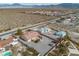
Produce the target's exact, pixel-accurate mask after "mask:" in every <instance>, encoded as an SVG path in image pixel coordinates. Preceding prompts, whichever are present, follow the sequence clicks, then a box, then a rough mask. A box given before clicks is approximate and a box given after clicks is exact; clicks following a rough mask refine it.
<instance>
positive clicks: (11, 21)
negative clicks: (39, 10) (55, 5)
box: [0, 9, 54, 31]
mask: <svg viewBox="0 0 79 59" xmlns="http://www.w3.org/2000/svg"><path fill="white" fill-rule="evenodd" d="M33 11H35V10H34V9H33V10H30V9H0V30H1V31H2V30H8V29H12V28H16V27H21V26H25V25H29V24H35V23H39V22H42V21H46V20H50V19H52V18H54V17H52V16H46V15H34V14H31V12H33Z"/></svg>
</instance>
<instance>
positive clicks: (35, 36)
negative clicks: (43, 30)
mask: <svg viewBox="0 0 79 59" xmlns="http://www.w3.org/2000/svg"><path fill="white" fill-rule="evenodd" d="M21 38H22V39H24V40H25V41H28V42H31V41H37V40H40V39H41V35H40V33H39V32H36V31H25V32H24V33H23V35H22V36H21Z"/></svg>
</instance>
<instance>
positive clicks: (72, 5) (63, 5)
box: [0, 3, 79, 9]
mask: <svg viewBox="0 0 79 59" xmlns="http://www.w3.org/2000/svg"><path fill="white" fill-rule="evenodd" d="M0 8H73V9H78V8H79V4H78V3H61V4H57V5H53V4H47V5H46V4H41V5H38V4H21V3H13V4H0Z"/></svg>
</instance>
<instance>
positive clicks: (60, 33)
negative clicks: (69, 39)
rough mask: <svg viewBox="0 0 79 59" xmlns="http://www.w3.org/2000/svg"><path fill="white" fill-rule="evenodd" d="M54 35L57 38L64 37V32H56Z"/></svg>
mask: <svg viewBox="0 0 79 59" xmlns="http://www.w3.org/2000/svg"><path fill="white" fill-rule="evenodd" d="M54 35H56V36H59V37H64V36H66V32H64V31H57V32H55V33H54Z"/></svg>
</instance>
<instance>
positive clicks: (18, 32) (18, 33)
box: [15, 29, 23, 35]
mask: <svg viewBox="0 0 79 59" xmlns="http://www.w3.org/2000/svg"><path fill="white" fill-rule="evenodd" d="M22 34H23V32H22V30H21V29H18V30H17V31H16V33H15V35H22Z"/></svg>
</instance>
